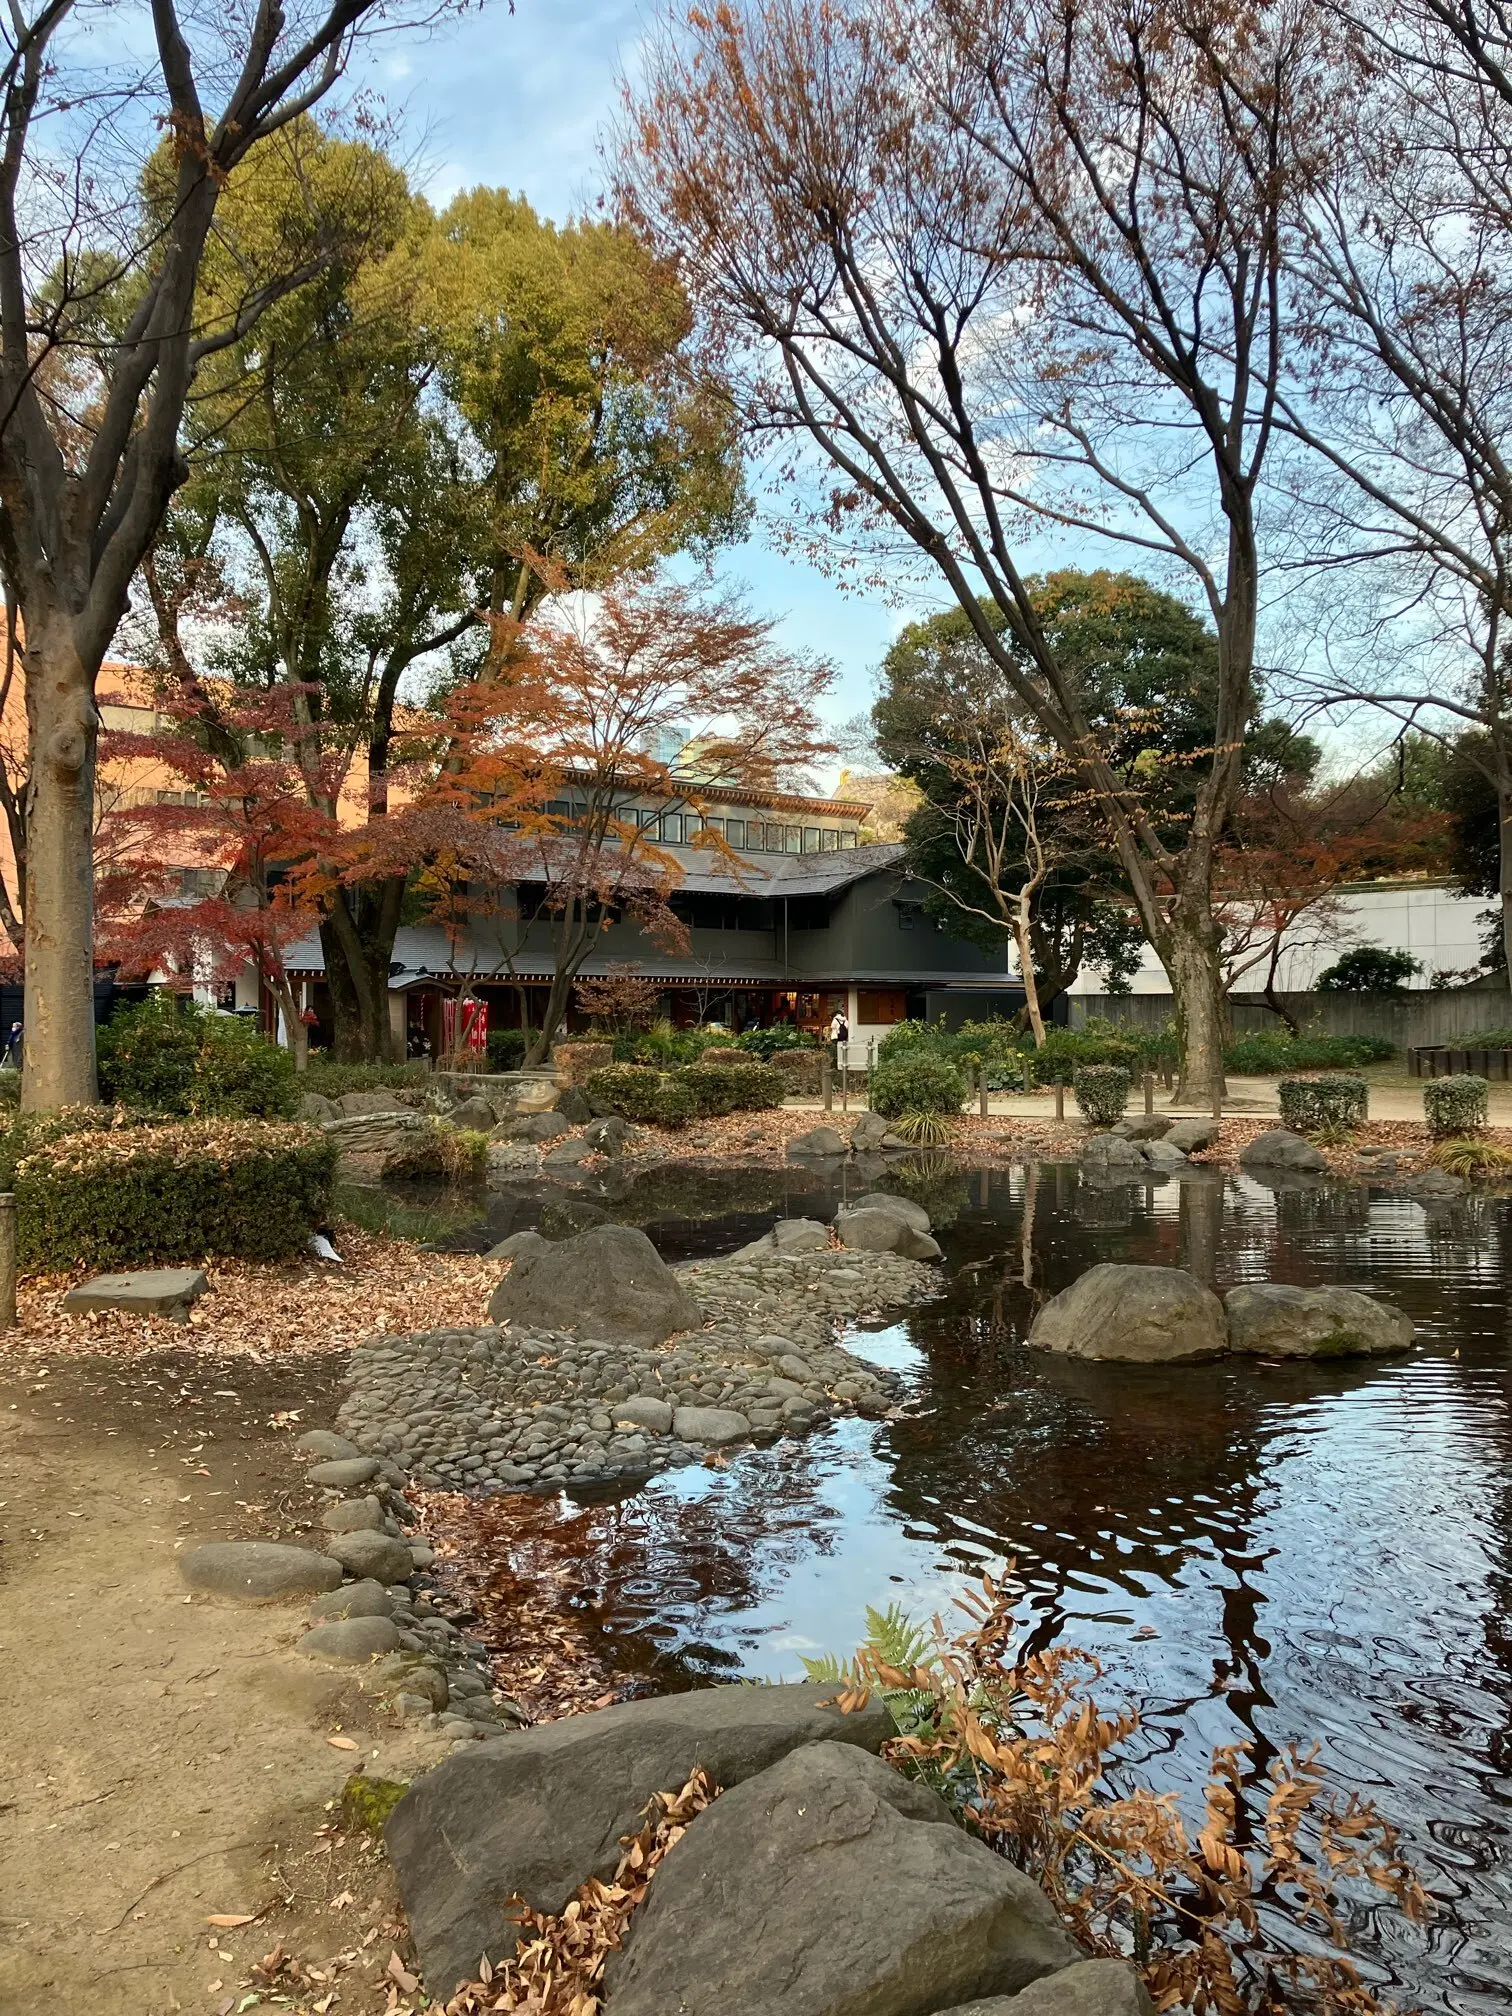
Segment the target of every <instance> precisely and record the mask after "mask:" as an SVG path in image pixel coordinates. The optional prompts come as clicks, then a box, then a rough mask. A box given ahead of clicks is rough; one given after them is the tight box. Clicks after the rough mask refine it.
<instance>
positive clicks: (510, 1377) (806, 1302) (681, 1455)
mask: <svg viewBox="0 0 1512 2016" xmlns="http://www.w3.org/2000/svg"><path fill="white" fill-rule="evenodd" d="M678 1271H679V1273H680V1274H681V1277H682V1279H683V1281H684V1283H685V1284H686V1286H687V1287H688V1288H689V1290H690V1291H691V1292H692V1294H693V1296H694V1297H695V1299H696V1300H697V1302H698V1304H699V1307H700V1308H701V1309H702V1310H703V1311H704V1314H705V1317H706V1319H707V1321H706V1325H705V1327H704V1328H703V1329H701V1330H693V1331H686V1332H684V1333H683V1334H682V1335H681V1336H678V1337H674V1338H672V1339H671V1340H670V1342H668V1343H667V1344H664V1345H661V1346H660V1347H657V1348H654V1349H641V1348H638V1347H634V1346H628V1345H623V1344H610V1343H605V1342H602V1341H600V1340H597V1339H593V1338H579V1337H575V1336H573V1335H572V1334H571V1333H570V1332H567V1331H519V1330H514V1329H510V1328H504V1329H500V1328H496V1327H493V1326H485V1327H483V1328H479V1329H465V1330H463V1329H456V1330H454V1329H446V1330H426V1331H420V1332H418V1333H416V1334H413V1335H411V1336H407V1337H403V1336H385V1337H376V1338H374V1339H372V1340H371V1341H370V1342H369V1343H367V1344H364V1345H363V1346H361V1347H360V1348H359V1349H358V1350H357V1351H355V1352H354V1353H353V1354H352V1358H351V1363H350V1367H349V1373H348V1377H349V1380H350V1387H351V1391H350V1395H349V1397H348V1399H347V1400H346V1401H345V1403H344V1404H343V1406H342V1409H341V1412H340V1416H339V1422H340V1427H341V1431H342V1433H343V1434H344V1435H347V1436H349V1437H350V1438H351V1440H352V1441H353V1442H355V1443H356V1444H357V1446H358V1447H359V1448H360V1449H362V1450H365V1451H368V1452H370V1453H371V1454H373V1455H383V1456H387V1457H389V1458H391V1459H392V1460H393V1461H394V1462H395V1463H397V1464H398V1465H399V1466H400V1467H401V1468H402V1469H403V1470H405V1471H406V1472H408V1474H409V1475H410V1476H411V1477H412V1478H413V1479H414V1481H415V1482H416V1483H417V1484H419V1485H421V1486H423V1487H425V1488H428V1489H440V1488H446V1487H451V1488H457V1487H459V1486H460V1487H462V1488H464V1489H467V1490H474V1491H499V1490H530V1489H542V1490H555V1489H557V1488H559V1487H560V1486H561V1485H563V1484H568V1483H570V1484H578V1485H581V1484H588V1483H595V1482H602V1481H607V1480H611V1479H614V1478H620V1477H629V1476H644V1475H646V1474H647V1473H649V1472H651V1471H657V1470H664V1469H666V1468H668V1467H669V1466H671V1465H674V1464H679V1463H692V1462H698V1461H701V1460H702V1458H703V1456H704V1455H705V1454H706V1452H707V1451H708V1449H709V1448H711V1447H718V1446H724V1445H728V1444H732V1443H739V1442H746V1441H750V1442H771V1441H775V1440H776V1439H777V1438H778V1437H779V1436H781V1435H784V1434H802V1433H805V1432H807V1431H808V1430H809V1429H811V1428H814V1427H817V1426H819V1425H820V1424H821V1423H823V1422H825V1421H827V1420H829V1419H830V1418H832V1417H833V1416H834V1415H837V1414H851V1413H859V1414H866V1415H870V1416H873V1417H878V1418H880V1417H881V1416H882V1415H884V1414H886V1412H887V1411H888V1409H889V1408H890V1407H891V1406H892V1405H893V1404H894V1403H895V1402H896V1400H897V1398H898V1397H899V1391H900V1388H899V1384H898V1381H897V1380H896V1378H895V1377H894V1376H893V1375H892V1374H890V1373H887V1372H883V1371H880V1370H877V1369H876V1368H874V1367H871V1366H868V1365H865V1364H863V1363H862V1362H861V1361H860V1360H859V1359H857V1358H855V1357H853V1356H852V1355H851V1354H850V1353H849V1352H848V1351H845V1350H842V1349H841V1348H840V1347H839V1345H838V1344H837V1343H836V1342H835V1337H836V1333H837V1331H838V1329H839V1328H840V1326H841V1325H843V1324H846V1323H850V1322H854V1321H855V1320H856V1319H858V1318H861V1317H864V1316H871V1315H874V1314H876V1313H878V1312H880V1311H882V1310H884V1309H889V1308H899V1307H903V1306H905V1305H907V1304H909V1303H914V1302H919V1301H923V1300H925V1299H926V1298H927V1297H928V1296H930V1295H932V1294H934V1293H936V1292H937V1291H938V1287H939V1276H938V1273H937V1271H936V1270H935V1269H934V1268H931V1267H926V1266H921V1265H920V1264H918V1263H917V1262H915V1261H911V1260H903V1259H900V1258H899V1257H898V1256H897V1255H896V1254H892V1253H859V1252H853V1251H843V1250H836V1249H830V1250H827V1251H824V1252H819V1253H808V1254H803V1255H797V1256H793V1257H791V1258H788V1257H784V1256H780V1255H772V1254H762V1255H760V1256H759V1257H752V1256H749V1255H742V1254H735V1255H732V1256H730V1257H728V1258H726V1259H721V1260H706V1261H700V1262H695V1263H693V1264H691V1265H689V1266H686V1267H684V1268H681V1269H679V1270H678Z"/></svg>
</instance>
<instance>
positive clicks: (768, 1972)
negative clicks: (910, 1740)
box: [607, 1743, 1081, 2016]
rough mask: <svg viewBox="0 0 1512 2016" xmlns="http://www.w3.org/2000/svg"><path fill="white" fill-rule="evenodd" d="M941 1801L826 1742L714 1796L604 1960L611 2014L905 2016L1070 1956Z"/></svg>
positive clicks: (998, 1990)
mask: <svg viewBox="0 0 1512 2016" xmlns="http://www.w3.org/2000/svg"><path fill="white" fill-rule="evenodd" d="M1080 1957H1081V1956H1080V1954H1079V1952H1078V1949H1077V1948H1076V1946H1075V1945H1074V1944H1073V1943H1072V1941H1071V1939H1070V1938H1069V1936H1068V1935H1067V1933H1066V1932H1065V1931H1064V1930H1063V1928H1062V1926H1061V1924H1060V1922H1059V1920H1058V1918H1057V1917H1056V1914H1055V1911H1054V1909H1053V1908H1052V1906H1051V1904H1050V1902H1049V1900H1048V1899H1047V1898H1046V1897H1045V1895H1044V1893H1043V1892H1042V1891H1041V1889H1040V1888H1039V1886H1038V1884H1037V1883H1035V1882H1034V1881H1033V1879H1032V1878H1031V1877H1028V1876H1026V1875H1024V1873H1023V1872H1022V1871H1021V1870H1019V1869H1015V1868H1014V1867H1013V1865H1012V1864H1011V1863H1010V1862H1008V1861H1007V1860H1006V1859H1005V1858H1004V1857H1003V1856H1001V1855H994V1854H993V1852H992V1850H991V1849H990V1848H988V1847H986V1846H985V1845H984V1844H983V1843H982V1842H980V1841H973V1840H971V1839H970V1837H969V1836H968V1835H967V1834H966V1833H965V1832H964V1830H963V1829H961V1828H960V1827H959V1826H957V1825H956V1823H955V1821H954V1820H953V1818H952V1817H951V1814H950V1812H949V1810H948V1808H947V1807H946V1805H945V1803H944V1801H943V1800H942V1799H941V1798H940V1796H939V1794H938V1793H936V1792H933V1791H931V1790H930V1789H929V1788H928V1787H927V1786H924V1785H919V1784H916V1783H914V1782H913V1781H912V1780H910V1779H907V1778H905V1777H903V1775H902V1774H901V1773H900V1772H898V1771H895V1770H894V1769H893V1768H892V1766H891V1765H890V1764H884V1763H883V1762H882V1760H881V1759H880V1758H878V1757H872V1756H869V1755H867V1753H866V1752H865V1751H864V1750H858V1749H855V1748H852V1747H849V1746H845V1745H841V1744H838V1743H820V1744H816V1745H814V1746H813V1747H811V1748H809V1749H806V1750H803V1751H799V1752H795V1753H794V1754H792V1755H790V1756H787V1757H785V1758H783V1759H782V1760H781V1761H780V1762H778V1763H775V1764H773V1765H772V1766H771V1767H770V1768H769V1769H767V1770H766V1771H763V1772H761V1773H760V1774H759V1775H758V1776H756V1777H754V1778H748V1779H747V1780H746V1781H745V1782H744V1783H743V1784H740V1785H737V1786H735V1787H734V1788H733V1789H730V1790H726V1791H725V1793H724V1794H723V1796H722V1797H721V1798H719V1799H716V1800H715V1801H714V1803H713V1805H712V1806H710V1807H708V1808H707V1809H706V1810H705V1811H704V1812H702V1813H701V1814H699V1816H698V1818H697V1819H696V1820H694V1821H693V1822H692V1824H691V1825H690V1826H689V1828H688V1831H687V1832H686V1834H684V1836H683V1838H682V1840H681V1841H679V1843H678V1844H677V1847H676V1848H675V1849H674V1850H673V1852H672V1853H671V1854H670V1855H669V1856H668V1857H667V1859H666V1861H665V1862H663V1864H662V1865H661V1867H660V1869H658V1871H657V1873H656V1880H655V1881H654V1882H653V1883H652V1885H651V1887H650V1890H649V1891H648V1892H647V1895H646V1900H645V1902H644V1903H643V1904H642V1905H641V1906H640V1908H639V1910H638V1911H637V1912H636V1914H635V1919H634V1921H633V1923H632V1926H631V1930H630V1935H629V1938H628V1940H627V1942H626V1945H625V1947H624V1948H623V1950H622V1951H621V1952H619V1953H617V1954H614V1955H612V1956H611V1957H610V1960H609V1963H608V1969H607V1978H608V1989H609V1994H608V1998H607V2000H608V2007H609V2009H610V2010H612V2011H613V2012H614V2016H669V2012H670V2011H672V2010H676V2011H677V2012H678V2016H732V2012H734V2011H737V2010H738V2011H739V2012H740V2016H863V2012H864V2016H919V2012H920V2011H926V2010H934V2009H938V2008H941V2007H942V2006H948V2005H949V2004H950V2003H952V2002H959V2001H960V2000H961V1999H962V1997H964V1996H971V1995H981V1994H1013V1993H1015V1992H1016V1991H1017V1990H1018V1989H1021V1988H1024V1987H1027V1986H1028V1984H1029V1983H1030V1982H1031V1981H1036V1980H1038V1979H1039V1977H1040V1976H1041V1975H1043V1974H1049V1973H1053V1972H1054V1971H1055V1970H1056V1969H1057V1968H1063V1967H1069V1966H1071V1965H1072V1964H1073V1963H1074V1962H1075V1961H1076V1960H1078V1959H1079V1958H1080Z"/></svg>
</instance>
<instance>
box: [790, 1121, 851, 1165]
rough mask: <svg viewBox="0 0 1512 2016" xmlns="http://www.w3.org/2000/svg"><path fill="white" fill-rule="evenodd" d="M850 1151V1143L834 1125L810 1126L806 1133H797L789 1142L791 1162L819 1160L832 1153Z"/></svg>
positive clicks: (841, 1153) (840, 1153)
mask: <svg viewBox="0 0 1512 2016" xmlns="http://www.w3.org/2000/svg"><path fill="white" fill-rule="evenodd" d="M849 1153H850V1143H849V1142H848V1141H847V1140H846V1138H845V1136H844V1135H843V1134H837V1133H836V1132H835V1129H834V1128H833V1127H810V1128H809V1130H808V1132H807V1133H806V1134H795V1135H794V1136H793V1138H792V1140H791V1141H789V1143H788V1144H787V1159H788V1160H789V1162H808V1161H818V1160H823V1159H824V1158H825V1157H827V1156H830V1155H849Z"/></svg>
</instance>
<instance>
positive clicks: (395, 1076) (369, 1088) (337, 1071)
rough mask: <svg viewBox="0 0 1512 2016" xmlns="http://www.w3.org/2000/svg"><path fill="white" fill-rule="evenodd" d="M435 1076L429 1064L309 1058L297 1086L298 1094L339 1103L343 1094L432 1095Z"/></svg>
mask: <svg viewBox="0 0 1512 2016" xmlns="http://www.w3.org/2000/svg"><path fill="white" fill-rule="evenodd" d="M435 1087H436V1077H435V1073H434V1072H433V1071H432V1070H431V1068H430V1066H429V1065H428V1064H338V1063H337V1062H336V1061H335V1060H334V1059H333V1058H329V1057H319V1056H316V1057H312V1058H311V1059H310V1067H309V1069H308V1070H307V1071H306V1073H305V1075H304V1081H303V1083H302V1084H301V1085H300V1088H299V1089H300V1091H301V1092H318V1093H319V1094H320V1096H321V1098H322V1099H339V1098H341V1096H342V1094H343V1093H345V1092H392V1093H394V1094H395V1095H396V1096H397V1095H398V1094H399V1093H401V1092H413V1093H415V1094H416V1095H420V1094H423V1093H425V1092H429V1091H434V1090H435Z"/></svg>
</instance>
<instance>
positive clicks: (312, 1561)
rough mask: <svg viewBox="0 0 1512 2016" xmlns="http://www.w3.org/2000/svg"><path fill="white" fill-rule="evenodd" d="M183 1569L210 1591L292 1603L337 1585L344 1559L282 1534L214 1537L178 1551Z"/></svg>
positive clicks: (242, 1599) (236, 1598) (240, 1599)
mask: <svg viewBox="0 0 1512 2016" xmlns="http://www.w3.org/2000/svg"><path fill="white" fill-rule="evenodd" d="M179 1573H180V1574H181V1575H182V1576H183V1578H184V1580H185V1581H186V1582H187V1583H188V1584H189V1587H190V1588H191V1589H202V1590H204V1592H205V1593H206V1595H208V1596H229V1597H230V1598H231V1599H232V1601H233V1602H236V1603H287V1602H290V1601H291V1600H292V1599H293V1598H294V1597H296V1596H317V1595H319V1594H320V1593H321V1592H322V1591H324V1590H327V1589H335V1588H336V1587H337V1586H338V1585H339V1583H340V1581H341V1564H340V1562H338V1561H335V1560H333V1559H332V1557H331V1556H330V1555H329V1554H315V1553H312V1552H311V1551H310V1549H309V1548H308V1547H288V1546H285V1545H284V1544H283V1543H282V1542H281V1541H278V1540H211V1541H209V1542H208V1543H207V1544H206V1545H205V1546H203V1547H195V1548H192V1549H191V1550H190V1552H189V1553H187V1554H181V1555H180V1556H179Z"/></svg>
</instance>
